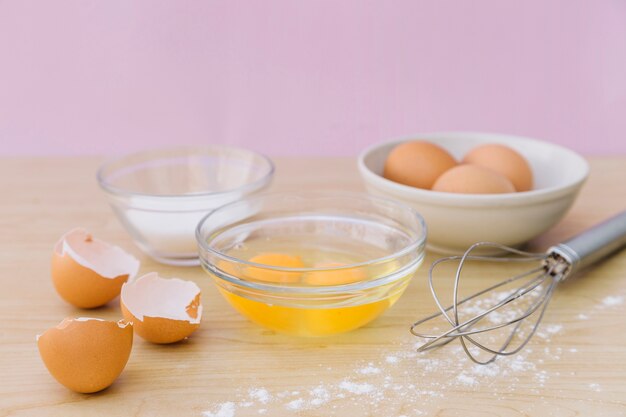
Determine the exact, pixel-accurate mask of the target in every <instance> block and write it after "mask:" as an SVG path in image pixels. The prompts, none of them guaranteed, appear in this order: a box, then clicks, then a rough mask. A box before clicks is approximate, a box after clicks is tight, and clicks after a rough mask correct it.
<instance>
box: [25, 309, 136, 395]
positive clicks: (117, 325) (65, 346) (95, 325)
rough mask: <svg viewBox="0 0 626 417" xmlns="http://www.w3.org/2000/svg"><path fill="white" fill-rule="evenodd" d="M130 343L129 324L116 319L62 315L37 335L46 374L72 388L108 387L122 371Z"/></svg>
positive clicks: (77, 389) (92, 390) (131, 327)
mask: <svg viewBox="0 0 626 417" xmlns="http://www.w3.org/2000/svg"><path fill="white" fill-rule="evenodd" d="M132 346H133V326H132V324H130V323H127V322H125V321H124V320H120V321H118V322H115V321H106V320H101V319H94V318H86V317H80V318H66V319H64V320H63V321H62V322H61V323H59V324H58V325H56V326H55V327H52V328H50V329H48V330H46V331H45V332H44V333H43V334H41V335H39V336H37V347H38V348H39V354H40V355H41V359H42V360H43V363H44V364H45V365H46V368H48V371H49V372H50V374H51V375H52V376H53V377H54V378H55V379H56V380H57V381H58V382H59V383H61V384H62V385H64V386H65V387H67V388H69V389H71V390H72V391H76V392H81V393H92V392H98V391H101V390H103V389H105V388H107V387H109V386H110V385H111V384H112V383H113V382H114V381H115V379H117V377H118V376H119V375H120V374H121V373H122V371H123V370H124V367H125V366H126V363H127V362H128V358H129V356H130V351H131V348H132Z"/></svg>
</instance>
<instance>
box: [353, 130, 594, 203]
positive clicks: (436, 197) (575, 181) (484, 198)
mask: <svg viewBox="0 0 626 417" xmlns="http://www.w3.org/2000/svg"><path fill="white" fill-rule="evenodd" d="M436 137H445V138H446V139H462V138H463V137H484V138H485V139H489V138H493V139H494V140H498V143H502V142H503V140H504V141H506V140H509V139H512V140H513V141H515V142H532V143H535V144H537V145H540V146H548V147H551V148H553V149H555V150H558V151H559V152H561V153H565V154H568V155H569V156H571V157H573V158H574V159H576V160H577V161H578V162H580V163H581V165H582V166H583V167H584V170H583V171H582V172H580V173H579V174H578V175H577V176H576V177H574V178H572V179H571V180H568V182H567V183H566V184H562V185H559V186H552V187H545V188H540V189H534V190H529V191H519V192H515V193H501V194H462V193H448V192H442V191H433V190H426V189H421V188H416V187H411V186H409V185H404V184H400V183H397V182H394V181H391V180H388V179H387V178H384V177H383V176H382V175H379V174H377V173H376V172H374V171H373V170H371V169H370V168H369V167H368V166H367V164H366V163H365V159H367V158H368V157H369V156H370V155H371V154H372V153H373V152H375V151H378V150H379V149H380V148H382V147H385V146H390V145H394V144H400V143H403V142H406V141H409V140H418V139H424V140H426V141H428V140H429V139H435V138H436ZM357 166H358V169H359V171H360V173H361V175H362V176H363V177H364V179H365V180H366V182H370V183H373V184H375V185H376V186H377V187H379V188H382V189H384V190H385V191H386V192H392V193H393V194H395V195H399V196H404V197H405V198H415V199H417V198H419V199H423V200H424V201H428V202H431V203H440V204H442V205H449V204H450V203H463V204H469V205H490V204H493V203H497V204H531V203H534V202H537V201H545V200H550V199H552V198H558V197H560V196H561V195H564V194H568V193H570V192H571V191H572V190H573V189H576V188H577V187H579V186H580V185H582V184H583V183H584V182H585V181H586V180H587V178H588V177H589V171H590V168H589V163H588V162H587V160H586V159H585V158H584V157H583V156H582V155H580V154H578V153H577V152H575V151H573V150H571V149H569V148H566V147H564V146H561V145H557V144H554V143H551V142H546V141H542V140H539V139H533V138H529V137H525V136H517V135H509V134H503V133H489V132H474V131H445V132H428V133H417V134H413V135H408V136H407V135H404V136H401V137H397V138H392V139H388V140H385V141H383V142H378V143H375V144H373V145H370V146H368V147H367V148H365V149H364V150H363V151H361V153H360V154H359V156H358V160H357Z"/></svg>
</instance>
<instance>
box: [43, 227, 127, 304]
mask: <svg viewBox="0 0 626 417" xmlns="http://www.w3.org/2000/svg"><path fill="white" fill-rule="evenodd" d="M138 270H139V261H138V260H137V259H136V258H134V257H133V256H131V255H130V254H128V253H126V252H124V251H123V250H122V249H121V248H118V247H117V246H112V245H109V244H107V243H105V242H103V241H101V240H98V239H94V238H93V237H92V236H91V235H90V234H89V233H88V232H86V231H85V230H82V229H75V230H72V231H70V232H68V233H66V234H65V235H64V236H63V237H61V239H60V240H59V241H58V242H57V244H56V245H55V247H54V253H53V255H52V270H51V272H52V282H53V284H54V288H55V289H56V290H57V292H58V293H59V295H60V296H61V298H63V299H64V300H65V301H67V302H68V303H70V304H73V305H75V306H76V307H81V308H94V307H100V306H102V305H104V304H106V303H108V302H109V301H111V300H112V299H114V298H115V297H117V296H118V295H119V294H120V290H121V288H122V284H124V282H126V280H127V279H129V278H132V277H133V276H135V274H136V273H137V271H138Z"/></svg>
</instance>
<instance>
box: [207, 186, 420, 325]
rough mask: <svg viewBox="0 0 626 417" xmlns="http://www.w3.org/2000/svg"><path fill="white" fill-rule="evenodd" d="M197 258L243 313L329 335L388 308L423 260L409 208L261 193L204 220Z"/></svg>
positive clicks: (368, 200) (329, 196)
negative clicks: (198, 256)
mask: <svg viewBox="0 0 626 417" xmlns="http://www.w3.org/2000/svg"><path fill="white" fill-rule="evenodd" d="M196 238H197V240H198V246H199V252H200V260H201V263H202V266H203V267H204V269H205V270H206V271H207V272H208V273H209V275H210V276H211V277H212V278H213V279H214V281H215V283H216V284H217V287H218V289H219V291H220V292H221V294H222V295H223V296H224V297H225V298H226V300H228V302H229V303H230V304H231V305H232V306H233V307H234V308H235V309H236V310H237V311H239V312H240V313H241V314H242V315H244V316H245V317H247V318H249V319H250V320H252V321H253V322H256V323H258V324H260V325H262V326H264V327H267V328H270V329H272V330H275V331H279V332H283V333H289V334H295V335H300V336H325V335H330V334H334V333H341V332H346V331H349V330H353V329H356V328H358V327H361V326H363V325H365V324H367V323H368V322H370V321H371V320H373V319H375V318H376V317H378V316H379V315H380V314H381V313H382V312H383V311H385V310H386V309H387V308H389V307H390V306H391V305H393V304H394V303H395V302H396V301H397V300H398V298H399V297H400V295H401V294H402V293H403V291H404V290H405V289H406V287H407V285H408V283H409V281H410V280H411V278H412V277H413V275H414V273H415V271H416V270H417V268H418V267H419V266H420V265H421V263H422V260H423V258H424V245H425V240H426V226H425V224H424V221H423V219H422V217H421V216H420V215H419V214H418V213H417V212H416V211H415V210H414V209H412V208H410V207H409V206H406V205H404V204H402V203H397V202H394V201H392V200H386V199H381V198H377V197H371V196H367V195H365V194H349V193H348V194H346V193H342V194H336V193H311V194H286V193H281V194H278V193H277V194H265V195H258V196H252V197H249V198H246V199H244V200H241V201H238V202H235V203H231V204H228V205H226V206H223V207H221V208H219V209H216V210H215V211H213V212H211V213H210V214H208V215H207V216H206V217H205V218H204V219H203V220H202V221H201V222H200V223H199V224H198V228H197V230H196Z"/></svg>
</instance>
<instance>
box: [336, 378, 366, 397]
mask: <svg viewBox="0 0 626 417" xmlns="http://www.w3.org/2000/svg"><path fill="white" fill-rule="evenodd" d="M339 388H341V389H343V390H346V391H348V392H350V393H352V394H358V395H361V394H367V393H368V392H372V391H374V386H373V385H371V384H366V383H363V384H359V383H357V382H351V381H348V380H347V379H344V380H343V381H341V383H340V384H339Z"/></svg>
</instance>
